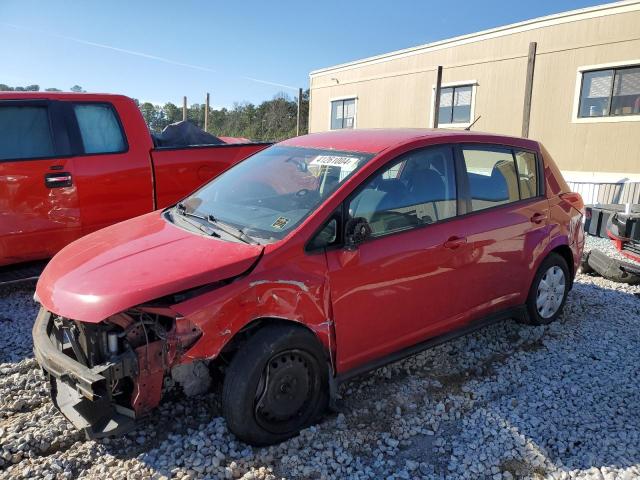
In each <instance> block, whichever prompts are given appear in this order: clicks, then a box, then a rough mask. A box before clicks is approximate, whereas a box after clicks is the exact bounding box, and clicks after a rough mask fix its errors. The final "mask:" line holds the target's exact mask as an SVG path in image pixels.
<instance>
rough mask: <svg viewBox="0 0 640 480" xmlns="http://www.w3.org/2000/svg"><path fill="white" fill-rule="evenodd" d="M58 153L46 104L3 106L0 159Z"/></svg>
mask: <svg viewBox="0 0 640 480" xmlns="http://www.w3.org/2000/svg"><path fill="white" fill-rule="evenodd" d="M54 154H55V152H54V148H53V139H52V137H51V129H50V128H49V114H48V112H47V107H46V106H4V105H0V161H2V160H18V159H29V158H44V157H52V156H54Z"/></svg>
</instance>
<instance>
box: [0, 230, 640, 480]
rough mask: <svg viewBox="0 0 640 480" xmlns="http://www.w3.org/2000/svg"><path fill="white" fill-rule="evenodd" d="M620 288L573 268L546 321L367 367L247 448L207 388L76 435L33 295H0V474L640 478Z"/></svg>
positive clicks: (631, 346)
mask: <svg viewBox="0 0 640 480" xmlns="http://www.w3.org/2000/svg"><path fill="white" fill-rule="evenodd" d="M589 247H596V248H600V249H606V250H607V251H611V250H612V247H611V246H610V243H609V242H608V241H606V240H600V239H594V238H589ZM634 293H640V288H639V287H630V286H628V285H623V284H615V283H613V282H610V281H608V280H605V279H602V278H598V277H589V276H586V275H579V276H578V278H577V282H576V284H575V286H574V289H573V291H572V292H571V294H570V296H569V299H568V301H567V305H566V309H565V313H564V315H563V317H562V318H561V319H560V320H559V321H558V322H556V323H555V324H553V325H550V326H546V327H527V326H521V325H518V324H516V323H515V322H506V323H503V324H499V325H495V326H492V327H489V328H486V329H484V330H483V331H481V332H478V333H475V334H472V335H469V336H467V337H464V338H462V339H459V340H457V341H454V342H450V343H448V344H446V345H443V346H440V347H438V348H435V349H433V350H430V351H428V352H425V353H423V354H420V355H417V356H414V357H412V358H409V359H407V360H405V361H402V362H398V363H395V364H392V365H390V366H388V367H385V368H382V369H380V370H377V371H376V372H374V373H373V374H371V375H369V376H367V377H363V378H361V379H359V380H355V381H352V382H350V383H348V384H346V385H343V387H342V389H341V393H342V396H343V401H344V402H343V406H342V413H338V414H336V413H331V414H327V415H326V416H325V417H324V419H323V420H322V421H321V423H319V424H318V425H316V426H314V427H311V428H309V429H307V430H305V431H304V432H303V433H302V434H301V435H300V436H299V437H297V438H294V439H291V440H289V441H287V442H285V443H283V444H280V445H277V446H273V447H270V448H262V449H258V448H251V447H248V446H247V445H245V444H243V443H241V442H239V441H237V440H236V439H235V438H234V437H233V435H231V434H230V433H229V432H228V430H227V428H226V426H225V423H224V420H223V419H222V418H221V417H220V411H219V405H218V403H217V395H216V394H215V393H210V394H207V395H202V396H199V397H196V398H190V399H184V398H183V396H182V395H181V393H180V392H177V391H172V392H169V394H168V396H167V398H166V399H165V400H164V401H163V403H162V405H161V406H160V407H159V408H158V410H157V411H156V414H155V415H154V416H153V417H152V418H149V419H147V420H145V421H142V422H141V423H140V426H139V427H138V428H137V429H136V430H135V431H134V432H131V433H130V434H128V435H127V436H125V437H122V438H118V439H112V440H103V441H100V442H95V441H86V440H84V438H83V436H82V435H81V434H80V433H79V432H77V431H75V430H74V429H73V427H72V426H71V425H70V424H69V423H68V422H67V421H66V420H65V419H64V418H63V417H62V415H60V414H59V413H57V412H56V411H55V409H54V408H53V405H52V404H51V402H50V400H49V399H48V396H47V394H48V392H47V386H46V384H45V382H44V380H43V377H42V375H41V374H40V372H39V370H38V368H37V365H36V364H35V362H34V360H33V358H32V353H31V336H30V329H31V325H32V322H33V319H34V317H35V313H36V307H35V305H34V303H33V301H32V294H33V286H32V285H31V286H23V287H13V288H5V289H4V290H0V478H12V479H13V478H47V479H54V478H55V479H57V478H96V477H100V478H103V479H107V478H148V477H150V476H153V477H155V478H164V477H174V478H182V479H184V480H186V479H189V478H244V479H257V478H269V479H272V478H273V479H275V478H327V479H328V478H403V479H409V478H470V479H479V478H486V479H495V480H499V479H505V480H508V479H514V478H558V479H560V478H590V479H614V478H615V479H634V478H640V414H639V413H640V396H639V395H638V393H639V388H638V378H639V374H640V350H639V349H638V345H639V344H640V342H639V341H640V299H639V298H638V297H637V296H635V295H633V294H634Z"/></svg>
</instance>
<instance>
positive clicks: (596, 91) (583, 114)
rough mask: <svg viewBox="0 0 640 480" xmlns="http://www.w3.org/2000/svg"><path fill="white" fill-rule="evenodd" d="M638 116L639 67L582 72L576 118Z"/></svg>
mask: <svg viewBox="0 0 640 480" xmlns="http://www.w3.org/2000/svg"><path fill="white" fill-rule="evenodd" d="M625 115H640V66H638V65H636V66H626V67H619V68H608V69H600V70H591V71H583V72H582V85H581V88H580V106H579V108H578V117H579V118H592V117H620V116H625Z"/></svg>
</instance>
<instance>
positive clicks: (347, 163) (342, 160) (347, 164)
mask: <svg viewBox="0 0 640 480" xmlns="http://www.w3.org/2000/svg"><path fill="white" fill-rule="evenodd" d="M359 161H360V159H359V158H356V157H343V156H339V155H318V156H317V157H316V158H314V159H313V160H311V162H310V163H309V165H317V166H325V165H326V166H331V167H340V168H344V169H346V170H353V169H354V168H356V167H357V166H358V162H359Z"/></svg>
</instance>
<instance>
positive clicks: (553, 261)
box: [527, 253, 570, 325]
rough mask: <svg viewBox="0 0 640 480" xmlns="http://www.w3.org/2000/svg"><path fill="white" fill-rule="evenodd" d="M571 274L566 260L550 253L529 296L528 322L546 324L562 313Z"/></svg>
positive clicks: (534, 281)
mask: <svg viewBox="0 0 640 480" xmlns="http://www.w3.org/2000/svg"><path fill="white" fill-rule="evenodd" d="M569 287H570V276H569V267H568V266H567V262H566V260H565V259H564V258H563V257H562V256H560V255H558V254H557V253H552V254H550V255H549V256H548V257H547V258H545V260H544V261H543V262H542V264H541V265H540V268H538V272H537V273H536V276H535V277H534V279H533V284H532V285H531V290H530V291H529V297H528V298H527V313H528V319H527V320H528V323H530V324H532V325H546V324H548V323H551V322H553V321H554V320H556V319H557V318H558V317H559V316H560V314H561V313H562V309H563V308H564V304H565V301H566V299H567V294H568V293H569Z"/></svg>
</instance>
